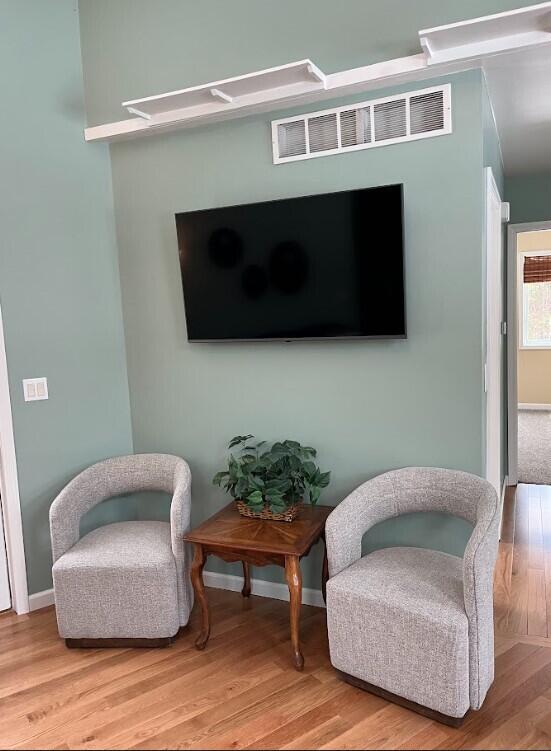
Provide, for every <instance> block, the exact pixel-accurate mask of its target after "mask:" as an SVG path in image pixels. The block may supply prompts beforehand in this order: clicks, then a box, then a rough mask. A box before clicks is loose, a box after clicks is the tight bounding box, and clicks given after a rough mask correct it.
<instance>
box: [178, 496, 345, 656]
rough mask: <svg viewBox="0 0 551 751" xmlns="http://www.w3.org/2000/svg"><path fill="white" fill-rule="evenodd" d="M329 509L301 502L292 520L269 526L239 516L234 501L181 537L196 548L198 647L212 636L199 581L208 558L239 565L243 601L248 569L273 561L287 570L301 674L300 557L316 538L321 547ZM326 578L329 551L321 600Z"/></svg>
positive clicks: (293, 638)
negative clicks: (198, 606) (200, 615)
mask: <svg viewBox="0 0 551 751" xmlns="http://www.w3.org/2000/svg"><path fill="white" fill-rule="evenodd" d="M332 510H333V507H331V506H310V505H306V504H305V505H304V507H303V508H302V509H301V512H300V514H299V516H298V518H297V519H295V521H293V522H273V521H264V520H262V519H249V518H247V517H244V516H241V515H240V514H239V512H238V510H237V507H236V505H235V502H232V503H229V504H228V505H227V506H226V507H225V508H223V509H222V510H221V511H219V512H218V513H217V514H215V515H214V516H212V517H211V518H210V519H207V521H205V522H203V523H202V524H201V525H199V527H197V529H194V530H192V531H191V532H189V533H188V534H187V535H186V536H185V538H184V539H185V540H186V541H187V542H192V543H193V544H194V546H195V555H194V559H193V565H192V568H191V581H192V583H193V588H194V590H195V597H196V599H197V601H198V602H199V604H200V606H201V614H202V624H201V632H200V634H199V636H198V637H197V640H196V642H195V646H196V647H197V649H204V648H205V647H206V644H207V641H208V639H209V635H210V616H209V606H208V600H207V596H206V593H205V585H204V583H203V568H204V566H205V563H206V560H207V557H208V556H209V555H216V556H218V557H219V558H222V560H224V561H228V562H230V563H231V562H234V561H242V563H243V577H244V584H243V590H242V595H243V597H248V596H249V595H250V593H251V580H250V570H249V566H250V565H251V564H252V565H254V566H267V565H268V564H270V563H275V564H276V565H278V566H282V567H283V568H284V569H285V577H286V579H287V585H288V587H289V597H290V621H291V643H292V648H293V661H294V665H295V668H296V669H297V670H302V668H303V667H304V657H303V656H302V653H301V651H300V637H299V622H300V608H301V605H302V573H301V570H300V559H301V558H302V557H303V556H305V555H308V553H309V552H310V548H311V547H312V545H314V544H315V543H317V542H318V540H320V539H323V541H324V543H325V521H326V519H327V517H328V516H329V514H330V513H331V511H332ZM327 578H328V567H327V550H325V554H324V558H323V571H322V592H323V597H324V599H325V584H326V582H327Z"/></svg>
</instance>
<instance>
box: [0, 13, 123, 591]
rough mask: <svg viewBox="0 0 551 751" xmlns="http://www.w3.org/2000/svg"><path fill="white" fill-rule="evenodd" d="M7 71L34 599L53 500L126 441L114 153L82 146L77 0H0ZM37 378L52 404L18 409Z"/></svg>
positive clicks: (4, 130) (20, 416)
mask: <svg viewBox="0 0 551 751" xmlns="http://www.w3.org/2000/svg"><path fill="white" fill-rule="evenodd" d="M0 70H1V71H2V72H3V77H2V81H3V84H2V100H3V117H2V120H1V122H0V165H1V180H0V226H1V236H0V302H1V305H2V314H3V318H4V331H5V338H6V348H7V359H8V369H9V379H10V391H11V401H12V410H13V420H14V429H15V442H16V451H17V459H18V473H19V487H20V491H21V507H22V515H23V529H24V537H25V551H26V557H27V568H28V582H29V590H30V592H31V593H33V592H37V591H40V590H43V589H47V588H49V587H51V576H50V565H51V557H50V540H49V530H48V509H49V506H50V503H51V501H52V499H53V498H54V496H55V495H56V493H57V492H58V491H59V490H60V489H61V487H62V486H63V485H64V484H65V483H66V481H67V480H68V479H69V478H71V477H72V476H73V475H74V474H75V473H76V472H78V471H79V470H80V469H82V468H83V467H85V466H87V465H88V464H91V463H92V462H94V461H96V460H98V459H101V458H104V457H107V456H111V455H113V454H118V453H127V452H131V451H132V435H131V424H130V408H129V399H128V383H127V375H126V363H125V349H124V339H123V330H122V315H121V301H120V286H119V272H118V264H117V254H116V243H115V232H114V218H113V203H112V191H111V176H110V166H109V155H108V153H107V152H106V150H105V149H104V148H102V147H98V146H90V145H86V144H85V143H84V142H83V137H82V128H83V126H84V122H85V117H84V102H83V92H82V70H81V60H80V46H79V29H78V14H77V7H76V2H73V1H72V0H56V2H44V1H43V0H0ZM33 376H47V378H48V386H49V390H50V398H49V400H48V401H43V402H35V403H25V402H24V401H23V391H22V385H21V380H22V379H23V378H26V377H33ZM117 505H120V502H119V503H118V504H117V502H113V503H110V504H107V505H105V506H104V507H103V508H102V509H99V510H98V512H96V514H95V516H94V517H93V518H92V519H90V520H89V525H91V524H96V523H101V522H102V521H108V520H111V519H113V518H116V515H117V513H118V508H117ZM125 511H126V510H125Z"/></svg>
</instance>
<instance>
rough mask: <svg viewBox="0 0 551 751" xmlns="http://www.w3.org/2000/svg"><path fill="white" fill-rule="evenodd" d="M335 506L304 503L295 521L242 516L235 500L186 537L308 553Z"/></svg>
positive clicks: (227, 545)
mask: <svg viewBox="0 0 551 751" xmlns="http://www.w3.org/2000/svg"><path fill="white" fill-rule="evenodd" d="M331 511H333V506H318V505H316V506H311V505H310V504H306V503H305V504H304V505H303V506H302V508H301V509H300V512H299V515H298V516H297V518H296V519H295V520H294V521H292V522H283V521H267V520H265V519H251V518H249V517H246V516H241V514H240V513H239V511H238V509H237V505H236V503H235V501H232V502H231V503H229V504H228V505H227V506H225V507H224V508H223V509H221V510H220V511H218V513H216V514H214V516H211V517H210V519H207V520H206V521H204V522H203V523H202V524H200V525H199V526H198V527H196V528H195V529H193V530H192V531H191V532H188V533H187V534H186V535H185V537H184V539H185V540H186V541H187V542H192V543H196V544H200V545H212V546H217V547H221V548H232V549H233V550H249V551H257V552H260V553H274V554H279V555H298V556H302V555H305V554H306V553H307V552H308V550H309V549H310V548H311V546H312V545H313V543H314V542H317V540H318V539H319V538H320V537H321V535H322V534H323V531H324V528H325V522H326V520H327V517H328V516H329V514H330V513H331Z"/></svg>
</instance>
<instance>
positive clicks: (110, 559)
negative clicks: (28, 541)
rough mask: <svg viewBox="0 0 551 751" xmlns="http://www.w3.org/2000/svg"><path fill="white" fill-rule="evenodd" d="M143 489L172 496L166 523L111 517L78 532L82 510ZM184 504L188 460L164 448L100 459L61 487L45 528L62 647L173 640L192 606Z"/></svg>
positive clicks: (187, 512)
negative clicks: (112, 519)
mask: <svg viewBox="0 0 551 751" xmlns="http://www.w3.org/2000/svg"><path fill="white" fill-rule="evenodd" d="M143 490H149V491H163V492H166V493H169V494H170V495H172V503H171V508H170V523H169V522H159V521H128V522H118V523H114V524H107V525H105V526H103V527H99V528H98V529H95V530H93V531H92V532H90V533H88V534H87V535H85V536H84V537H82V538H80V533H79V526H80V520H81V518H82V516H83V515H84V514H85V513H86V512H87V511H89V510H90V509H91V508H93V507H94V506H96V505H97V504H98V503H100V502H101V501H104V500H107V499H108V498H113V497H115V496H119V495H122V494H125V493H135V492H138V491H143ZM190 509H191V473H190V471H189V467H188V465H187V463H186V462H185V461H184V460H183V459H180V458H179V457H177V456H169V455H166V454H136V455H134V456H120V457H116V458H114V459H108V460H107V461H103V462H99V463H98V464H94V465H93V466H92V467H89V468H88V469H86V470H84V472H81V473H80V474H79V475H78V476H77V477H75V478H74V479H73V480H72V481H71V482H70V483H69V484H68V485H67V487H66V488H65V489H64V490H62V491H61V493H60V494H59V495H58V497H57V498H56V499H55V501H54V502H53V504H52V506H51V508H50V533H51V538H52V554H53V561H54V565H53V569H52V573H53V580H54V591H55V602H56V612H57V622H58V627H59V633H60V635H61V636H62V637H64V638H65V639H66V642H67V645H68V646H103V645H105V646H109V645H111V644H113V645H115V644H117V645H119V644H121V643H122V642H124V643H126V641H127V640H128V641H129V640H132V641H129V643H130V644H132V645H135V646H150V645H151V646H155V645H162V644H165V643H170V641H172V639H173V638H174V636H175V635H176V634H177V633H178V630H179V629H180V627H181V626H184V625H185V624H186V623H187V621H188V618H189V614H190V611H191V607H192V605H193V595H192V589H191V584H190V579H189V574H188V571H189V560H188V548H187V546H186V545H185V544H184V541H183V536H184V534H185V533H186V532H187V531H188V530H189V527H190ZM100 640H101V641H100ZM106 640H109V641H106Z"/></svg>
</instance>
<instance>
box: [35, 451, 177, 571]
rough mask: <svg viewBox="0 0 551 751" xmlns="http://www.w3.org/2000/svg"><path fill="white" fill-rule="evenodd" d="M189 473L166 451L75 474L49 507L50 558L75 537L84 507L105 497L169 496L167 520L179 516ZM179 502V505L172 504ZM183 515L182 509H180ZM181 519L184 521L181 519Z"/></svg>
mask: <svg viewBox="0 0 551 751" xmlns="http://www.w3.org/2000/svg"><path fill="white" fill-rule="evenodd" d="M190 485H191V474H190V471H189V467H188V465H187V463H186V462H185V461H184V460H183V459H181V458H180V457H178V456H171V455H169V454H134V455H131V456H118V457H115V458H113V459H107V460H106V461H102V462H98V463H97V464H94V465H93V466H91V467H88V469H85V470H84V471H83V472H81V473H80V474H79V475H77V476H76V477H75V478H74V479H73V480H71V482H70V483H69V484H68V485H67V486H66V487H65V488H64V489H63V490H62V491H61V493H60V494H59V495H58V496H57V498H56V499H55V500H54V502H53V503H52V505H51V507H50V534H51V539H52V555H53V560H54V562H55V561H56V560H57V559H58V558H60V557H61V556H62V555H63V554H64V553H65V552H67V550H69V548H71V547H72V546H73V545H74V544H75V543H76V542H77V541H78V539H79V528H80V520H81V518H82V517H83V516H84V514H85V513H86V512H87V511H90V509H92V508H94V506H97V505H98V504H99V503H101V502H102V501H105V500H107V499H108V498H115V497H116V496H119V495H123V494H125V493H135V492H141V491H144V490H146V491H147V490H150V491H161V492H164V493H169V494H171V495H172V496H173V506H175V508H174V509H171V520H172V521H174V520H175V518H176V519H178V521H179V522H180V523H182V522H183V520H182V512H186V511H187V516H189V508H187V509H182V508H181V505H182V504H175V503H174V501H175V500H181V501H182V503H183V502H184V500H186V501H187V504H185V503H184V504H183V505H187V506H189V493H190ZM176 506H179V507H176ZM184 515H185V513H184ZM184 523H185V522H184Z"/></svg>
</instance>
